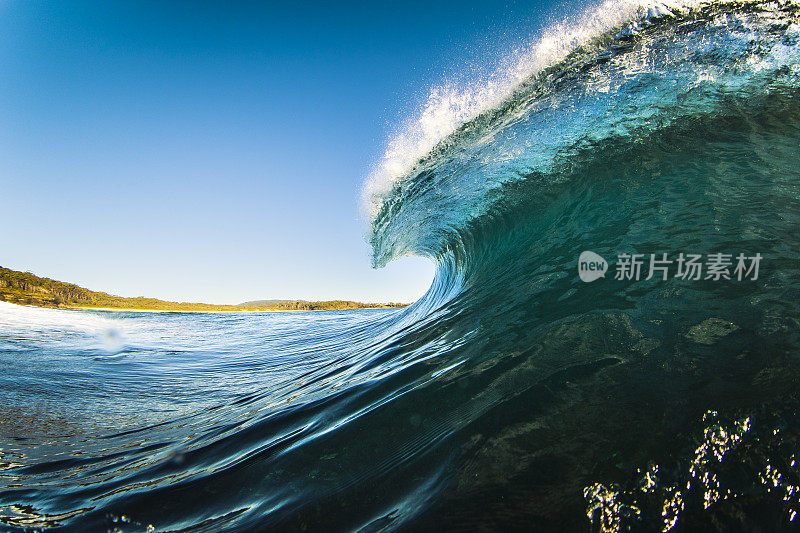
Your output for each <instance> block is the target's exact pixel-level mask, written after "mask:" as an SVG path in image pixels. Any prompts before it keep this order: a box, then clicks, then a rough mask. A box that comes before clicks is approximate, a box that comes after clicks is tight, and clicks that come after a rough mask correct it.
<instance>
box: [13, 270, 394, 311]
mask: <svg viewBox="0 0 800 533" xmlns="http://www.w3.org/2000/svg"><path fill="white" fill-rule="evenodd" d="M0 301H3V302H8V303H12V304H17V305H23V306H30V307H42V308H48V309H74V310H79V311H87V310H88V311H92V310H94V311H112V312H120V311H131V312H136V313H263V312H275V311H349V310H353V309H393V308H399V307H407V306H408V305H409V304H404V303H362V302H354V301H350V300H327V301H318V302H312V301H307V300H255V301H250V302H245V303H242V304H238V305H224V304H204V303H195V302H168V301H165V300H159V299H157V298H145V297H142V296H140V297H136V298H125V297H122V296H114V295H112V294H108V293H105V292H97V291H92V290H89V289H85V288H83V287H80V286H78V285H75V284H73V283H65V282H63V281H56V280H52V279H50V278H43V277H39V276H36V275H34V274H31V273H30V272H19V271H16V270H11V269H9V268H4V267H0Z"/></svg>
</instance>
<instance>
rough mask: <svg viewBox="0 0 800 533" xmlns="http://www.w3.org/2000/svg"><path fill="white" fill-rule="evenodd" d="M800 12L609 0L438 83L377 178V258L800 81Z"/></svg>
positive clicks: (774, 5)
mask: <svg viewBox="0 0 800 533" xmlns="http://www.w3.org/2000/svg"><path fill="white" fill-rule="evenodd" d="M797 10H798V5H797V4H796V3H795V2H749V1H739V2H718V3H709V2H701V3H697V2H681V3H669V4H666V3H659V4H652V3H650V4H642V3H638V2H622V3H611V2H606V3H603V4H601V5H600V6H599V7H598V8H596V9H594V10H591V11H589V12H587V13H586V14H584V15H583V17H581V18H580V19H579V21H578V23H575V24H571V25H567V24H562V25H559V26H556V27H554V28H552V29H550V30H549V31H548V32H546V33H545V36H544V37H543V38H542V39H540V40H539V41H537V43H536V44H535V45H533V46H532V47H530V49H529V50H528V51H527V52H525V53H520V54H519V55H518V56H517V59H516V62H512V64H513V66H512V67H506V68H505V69H503V70H501V71H499V72H498V73H496V74H495V75H494V76H493V77H491V78H490V79H489V80H484V82H483V83H476V84H474V85H473V86H468V87H466V88H452V87H437V88H434V89H433V90H432V91H431V96H430V98H429V100H428V103H427V104H426V106H425V107H424V108H423V110H422V111H421V112H420V113H419V115H418V116H417V117H416V118H415V119H414V120H412V121H410V122H408V123H407V125H406V126H405V128H404V129H402V130H401V132H400V133H399V134H398V135H397V136H395V137H394V138H393V139H391V140H390V142H389V144H388V148H387V150H386V153H385V154H384V157H383V159H382V161H381V163H380V164H379V165H378V168H377V170H376V171H375V172H373V174H372V175H371V176H370V177H369V179H368V181H367V183H366V185H365V192H364V196H365V202H366V204H367V211H368V213H369V216H370V220H371V235H370V240H371V243H372V246H373V262H374V264H375V265H376V266H382V265H384V264H386V263H387V262H389V261H391V260H392V259H394V258H396V257H400V256H403V255H411V254H417V255H425V256H430V257H433V258H437V257H439V256H440V255H441V254H442V253H444V251H445V250H451V251H452V248H453V247H454V239H455V241H458V240H459V239H460V237H459V236H458V234H459V232H462V231H463V230H464V229H465V228H466V226H467V223H468V222H469V221H470V220H474V219H475V218H477V217H479V216H481V215H484V214H486V213H487V212H488V211H490V209H491V207H490V206H491V205H492V204H494V203H496V202H498V201H501V200H503V199H504V193H503V192H502V188H503V187H504V186H505V185H506V184H508V183H511V182H515V181H520V180H534V179H538V180H541V181H542V183H543V185H546V184H547V183H550V182H553V181H557V180H559V179H561V176H562V175H563V173H564V172H563V170H564V169H565V168H569V167H570V166H572V165H574V159H575V158H576V157H577V156H578V155H579V154H580V153H583V152H585V151H586V150H590V149H591V148H592V147H594V146H598V145H599V144H600V143H602V142H604V141H607V140H609V139H612V138H625V139H629V140H631V141H632V142H635V141H636V139H637V138H643V136H646V135H647V134H649V133H652V132H653V131H657V130H659V129H663V128H665V127H667V126H669V125H670V124H671V123H673V122H674V121H675V120H676V119H678V118H681V117H686V116H693V115H700V114H707V113H713V112H714V110H715V109H717V108H718V107H719V106H720V105H724V102H725V101H726V100H727V99H728V98H730V97H731V96H732V95H733V96H735V95H743V94H751V95H754V96H757V95H763V94H765V93H768V92H769V91H773V90H776V89H780V88H781V87H784V88H786V87H789V88H792V87H797V86H798V64H799V63H800V60H799V58H800V49H799V48H798V35H800V27H799V26H798V19H797ZM455 246H457V245H455Z"/></svg>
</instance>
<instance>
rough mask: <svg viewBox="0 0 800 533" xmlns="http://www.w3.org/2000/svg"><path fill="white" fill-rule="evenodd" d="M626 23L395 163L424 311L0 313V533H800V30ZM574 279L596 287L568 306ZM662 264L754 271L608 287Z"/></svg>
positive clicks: (391, 250)
mask: <svg viewBox="0 0 800 533" xmlns="http://www.w3.org/2000/svg"><path fill="white" fill-rule="evenodd" d="M601 11H602V10H601ZM609 20H610V22H608V24H606V26H602V25H601V26H602V27H600V29H596V31H594V33H593V34H591V35H590V37H589V38H585V39H583V40H582V41H575V42H573V41H574V39H572V37H570V39H572V40H570V39H567V40H568V41H569V42H570V43H572V44H569V45H568V46H566V52H565V53H564V54H562V55H561V56H558V57H557V58H556V59H555V60H553V61H551V62H549V63H547V62H545V63H543V64H542V65H541V67H542V68H538V67H537V68H535V69H532V70H531V71H530V72H528V74H526V76H525V77H524V79H523V80H522V81H521V82H520V83H519V84H513V87H512V88H511V89H510V90H509V91H508V92H507V93H506V94H504V95H503V96H502V97H500V98H495V97H492V98H488V97H487V99H484V100H483V104H482V106H481V105H477V104H476V106H473V107H472V108H470V109H473V111H475V113H474V114H475V116H474V118H472V119H471V120H468V121H467V122H463V123H458V124H456V125H455V126H454V128H453V129H452V130H451V131H445V134H444V135H440V136H439V137H440V138H434V141H435V142H432V143H430V142H429V143H428V144H426V142H427V141H425V142H420V143H417V144H413V143H412V144H413V147H411V148H408V150H410V152H409V153H412V155H413V154H414V150H413V149H412V148H414V149H420V148H421V149H422V153H421V154H419V156H417V155H413V157H411V156H408V157H406V156H407V155H408V154H406V156H404V157H405V159H404V158H403V157H401V158H400V159H396V156H397V154H398V153H405V152H403V150H399V149H400V148H403V147H405V146H406V143H405V141H404V139H407V138H411V137H403V136H402V135H401V136H400V137H399V140H398V141H397V142H396V143H394V144H392V147H393V148H392V150H389V151H387V158H386V161H385V162H384V163H385V165H384V170H385V171H383V170H381V169H378V171H377V172H376V175H375V176H374V179H373V180H372V181H371V183H370V185H369V187H368V189H367V195H366V196H367V200H368V203H369V204H370V206H369V209H368V211H369V214H370V217H371V222H370V223H371V233H370V240H371V243H372V246H373V249H374V262H375V264H376V265H382V264H385V263H386V262H388V261H390V260H392V259H394V258H396V257H399V256H402V255H407V254H415V255H422V256H426V257H429V258H430V259H431V260H433V261H435V262H436V264H437V273H436V277H435V279H434V281H433V283H432V285H431V288H430V289H429V291H428V292H427V294H425V295H424V296H423V297H422V298H421V299H420V300H419V301H418V302H416V303H415V304H414V305H413V306H411V307H410V308H407V309H399V310H364V311H346V312H315V313H303V312H298V313H263V314H260V313H253V314H213V313H210V314H181V313H165V314H146V313H129V312H125V313H106V312H84V311H61V310H46V309H32V308H20V307H16V306H11V305H8V304H3V305H0V365H1V366H0V368H2V369H3V372H2V374H0V406H2V407H0V421H1V422H2V423H1V424H0V523H2V524H4V526H5V527H7V528H11V529H25V528H30V529H44V528H55V529H63V530H75V531H93V530H107V529H109V530H114V529H118V530H120V531H147V530H148V529H149V530H153V531H220V530H230V531H258V530H309V531H331V530H333V531H339V530H359V529H361V530H367V531H379V530H393V529H409V530H433V529H437V530H475V529H483V530H537V531H565V530H566V531H601V530H602V531H616V530H627V529H629V528H630V529H632V530H636V531H664V530H674V531H714V530H718V531H752V530H759V529H758V528H761V529H760V530H763V531H780V530H792V529H794V528H796V525H795V524H796V523H797V520H796V519H795V517H796V513H800V500H799V499H798V497H800V492H799V491H798V489H797V486H798V485H800V467H798V465H797V462H796V460H795V454H797V453H798V431H800V420H798V413H797V407H798V405H800V404H798V393H800V387H799V385H798V383H800V382H799V381H798V379H799V378H800V350H799V348H800V327H799V326H800V261H798V259H799V257H798V250H800V236H799V235H798V228H800V185H799V184H800V179H799V178H800V128H799V127H798V126H800V92H798V88H799V87H800V83H798V82H800V79H798V75H800V62H799V61H798V58H799V57H800V56H799V55H798V54H800V46H798V42H799V40H800V27H798V6H797V5H796V4H794V3H790V2H777V3H776V2H772V3H759V2H735V3H717V4H713V5H712V4H704V5H700V6H699V7H695V8H688V7H684V8H680V9H678V8H674V9H673V8H670V7H665V6H660V7H657V8H655V7H651V9H650V10H647V9H639V10H633V11H632V12H631V14H630V16H625V17H623V16H619V17H617V18H614V17H611V18H610V19H609ZM535 55H536V54H535V53H534V56H535ZM478 100H480V98H478ZM424 116H425V115H423V117H424ZM436 116H439V115H436ZM437 131H438V130H437ZM440 133H441V132H440ZM412 137H413V136H412ZM423 137H424V136H423ZM408 146H410V145H408ZM398 150H399V151H398ZM401 160H402V161H401ZM395 163H396V164H395ZM387 169H388V170H387ZM398 169H399V170H398ZM390 171H391V172H390ZM587 250H591V251H593V252H595V253H597V254H599V255H600V256H602V257H603V258H605V259H606V260H607V261H608V263H609V267H608V268H609V270H608V272H607V274H606V277H605V278H602V279H598V280H596V281H593V282H591V283H585V282H583V281H581V280H580V278H579V277H578V270H577V268H578V257H579V255H580V254H581V252H583V251H587ZM665 253H666V254H668V256H669V257H670V258H672V259H677V257H678V256H679V254H681V253H683V254H687V255H688V254H698V255H701V256H702V257H703V258H704V259H708V256H709V254H716V253H724V254H731V256H732V257H735V256H736V255H738V254H739V253H742V254H745V255H746V256H748V257H751V256H755V254H760V256H761V258H762V259H761V262H760V267H759V273H758V277H757V279H752V278H753V277H754V276H752V275H751V276H749V277H747V276H745V278H744V279H742V280H738V279H736V276H735V275H734V276H732V279H724V278H723V279H716V280H715V279H704V278H703V279H699V280H692V279H680V278H678V277H675V276H674V273H675V272H674V270H671V271H670V276H669V277H668V279H666V280H664V279H661V277H660V276H655V277H653V278H652V279H649V280H648V279H644V278H646V277H647V276H646V271H645V275H642V276H641V279H639V280H636V279H615V275H614V274H615V272H616V269H617V266H618V263H619V260H618V256H619V255H620V254H642V255H643V257H644V258H645V261H646V262H645V265H646V264H647V261H648V260H649V257H650V254H656V255H657V256H659V257H660V256H661V254H665ZM646 268H647V267H646V266H645V269H646ZM672 268H673V269H674V268H676V265H672ZM732 270H733V266H732V267H731V272H732Z"/></svg>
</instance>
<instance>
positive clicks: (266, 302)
mask: <svg viewBox="0 0 800 533" xmlns="http://www.w3.org/2000/svg"><path fill="white" fill-rule="evenodd" d="M305 301H306V300H253V301H252V302H244V303H241V304H239V305H241V306H245V307H247V306H250V307H252V306H256V307H261V306H265V305H267V306H269V305H276V304H285V303H287V302H305Z"/></svg>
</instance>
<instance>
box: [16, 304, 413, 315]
mask: <svg viewBox="0 0 800 533" xmlns="http://www.w3.org/2000/svg"><path fill="white" fill-rule="evenodd" d="M6 303H13V302H6ZM15 305H21V306H23V307H38V308H40V309H62V310H65V311H110V312H119V311H130V312H132V313H300V312H314V313H316V312H317V311H364V310H365V309H402V308H403V307H408V304H403V305H402V306H400V305H382V306H376V307H348V308H344V309H218V310H213V309H212V310H205V311H204V310H202V309H132V308H129V307H74V306H70V307H65V306H62V307H48V306H43V305H33V304H15Z"/></svg>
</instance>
